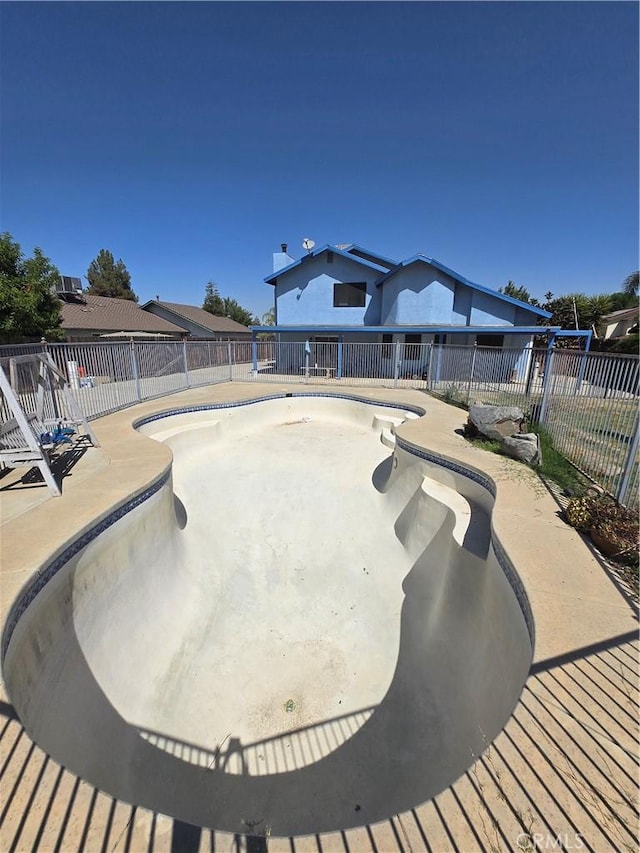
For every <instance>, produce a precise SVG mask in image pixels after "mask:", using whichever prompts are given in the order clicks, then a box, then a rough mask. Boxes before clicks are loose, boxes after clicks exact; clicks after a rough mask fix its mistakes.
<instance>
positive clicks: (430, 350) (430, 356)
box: [427, 343, 433, 391]
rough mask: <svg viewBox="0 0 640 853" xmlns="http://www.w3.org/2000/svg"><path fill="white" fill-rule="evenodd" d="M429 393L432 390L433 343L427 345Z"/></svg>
mask: <svg viewBox="0 0 640 853" xmlns="http://www.w3.org/2000/svg"><path fill="white" fill-rule="evenodd" d="M427 347H428V349H427V391H430V390H431V362H432V361H433V343H428V344H427Z"/></svg>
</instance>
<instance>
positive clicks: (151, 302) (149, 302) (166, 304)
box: [140, 299, 249, 333]
mask: <svg viewBox="0 0 640 853" xmlns="http://www.w3.org/2000/svg"><path fill="white" fill-rule="evenodd" d="M179 304H181V303H178V302H163V301H162V300H160V299H149V300H147V302H145V303H144V305H141V306H140V308H141V309H142V310H143V311H144V309H145V308H146V307H147V305H162V307H163V308H164V309H165V311H172V312H173V313H174V314H176V315H177V316H178V317H181V318H182V319H183V320H186V321H187V322H188V323H193V324H194V325H195V326H200V328H201V329H206V331H207V332H215V331H219V332H221V333H222V332H230V333H231V332H233V329H218V330H216V329H211V328H209V327H208V326H203V325H202V323H200V322H199V321H198V320H194V319H193V318H192V317H188V316H187V315H186V314H181V313H180V311H176V309H175V308H170V307H169V306H170V305H179ZM184 307H185V308H199V306H198V305H185V306H184ZM199 310H200V311H204V310H205V309H204V308H199ZM207 313H209V312H207ZM217 316H218V315H217V314H211V317H217ZM222 319H223V320H231V317H223V318H222ZM167 322H168V323H169V322H171V321H170V320H167ZM231 322H232V323H236V325H238V326H240V328H241V329H245V330H246V331H247V332H248V331H249V327H248V326H243V325H242V323H238V321H237V320H231ZM237 331H238V332H239V331H240V329H238V330H237Z"/></svg>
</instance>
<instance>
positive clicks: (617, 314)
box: [600, 305, 640, 323]
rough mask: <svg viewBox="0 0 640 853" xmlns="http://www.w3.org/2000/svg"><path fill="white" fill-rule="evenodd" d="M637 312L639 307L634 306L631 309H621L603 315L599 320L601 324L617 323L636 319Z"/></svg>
mask: <svg viewBox="0 0 640 853" xmlns="http://www.w3.org/2000/svg"><path fill="white" fill-rule="evenodd" d="M639 312H640V307H639V306H638V305H635V306H634V307H633V308H622V309H621V310H620V311H612V312H611V314H603V315H602V317H601V318H600V319H601V321H602V322H603V323H619V322H620V320H626V319H627V318H629V319H631V318H633V317H637V316H638V313H639Z"/></svg>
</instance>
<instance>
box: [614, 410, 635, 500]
mask: <svg viewBox="0 0 640 853" xmlns="http://www.w3.org/2000/svg"><path fill="white" fill-rule="evenodd" d="M639 425H640V417H639V416H638V415H637V414H636V422H635V426H634V428H633V438H632V439H631V442H630V444H629V452H628V453H627V458H626V459H625V462H624V466H623V469H622V479H621V480H620V485H619V486H618V488H617V489H616V498H617V500H618V501H619V502H620V503H621V504H626V502H627V491H628V489H629V484H630V482H631V475H632V474H633V468H634V465H635V464H636V456H637V455H638V438H639V433H640V430H639V429H638V427H639Z"/></svg>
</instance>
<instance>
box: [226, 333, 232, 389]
mask: <svg viewBox="0 0 640 853" xmlns="http://www.w3.org/2000/svg"><path fill="white" fill-rule="evenodd" d="M227 357H228V358H229V382H233V350H232V349H231V340H228V341H227Z"/></svg>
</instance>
